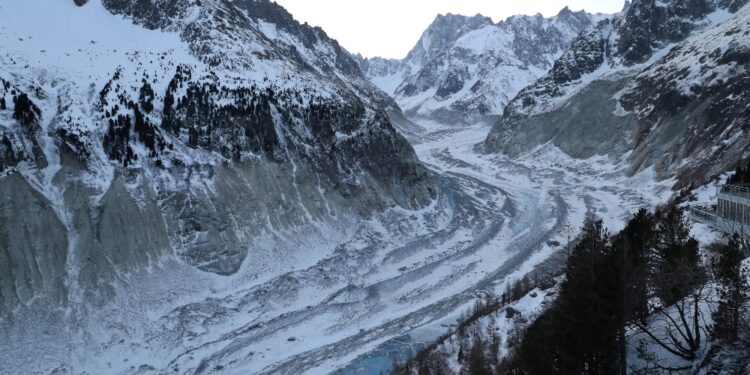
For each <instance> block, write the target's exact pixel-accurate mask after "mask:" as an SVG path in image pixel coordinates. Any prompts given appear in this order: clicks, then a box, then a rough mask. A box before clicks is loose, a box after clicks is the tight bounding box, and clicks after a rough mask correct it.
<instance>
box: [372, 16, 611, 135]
mask: <svg viewBox="0 0 750 375" xmlns="http://www.w3.org/2000/svg"><path fill="white" fill-rule="evenodd" d="M601 18H603V16H598V15H590V14H587V13H584V12H577V13H574V12H572V11H570V10H569V9H568V8H565V9H563V10H562V11H561V12H560V13H559V14H558V15H557V16H555V17H552V18H548V19H545V18H543V17H542V16H541V15H536V16H514V17H510V18H508V19H507V20H505V21H502V22H500V23H497V24H493V23H492V21H491V20H490V19H489V18H486V17H482V16H480V15H477V16H474V17H471V18H469V17H463V16H456V15H448V16H439V17H438V18H437V19H436V20H435V21H434V22H433V24H432V25H431V26H430V27H429V28H428V29H427V30H426V31H425V33H424V35H423V36H422V38H421V39H420V41H419V42H418V43H417V45H416V46H415V47H414V49H413V50H412V51H411V52H410V53H409V55H408V56H407V57H406V58H405V59H404V60H402V61H399V60H384V59H369V60H360V67H361V68H362V70H363V71H364V72H365V74H366V75H367V76H368V77H369V78H370V80H372V81H373V82H374V83H376V84H378V85H379V86H380V87H381V88H383V89H384V90H385V91H386V92H390V93H392V94H393V95H394V97H395V99H396V101H397V102H398V103H399V105H401V108H402V109H403V110H404V112H405V113H406V114H407V116H408V117H410V118H430V119H433V120H439V121H442V122H446V123H454V122H469V121H470V120H471V119H472V118H474V119H476V118H478V117H482V116H488V115H500V114H502V113H503V107H504V106H505V104H506V103H507V102H508V101H509V100H510V99H511V98H513V96H515V94H516V93H517V92H518V91H519V90H521V89H522V88H523V87H525V86H526V85H528V84H529V83H531V82H533V81H534V80H535V79H537V78H538V77H540V76H542V75H543V74H544V73H545V72H546V71H547V70H548V69H550V68H551V67H552V63H553V62H554V61H555V59H556V58H557V57H559V56H560V55H561V54H562V53H563V52H564V51H565V50H566V49H567V47H568V46H569V45H570V42H571V40H573V38H574V37H575V36H576V35H578V33H579V32H580V31H581V30H583V29H584V28H585V27H587V26H588V25H590V24H591V23H592V22H595V21H598V20H599V19H601Z"/></svg>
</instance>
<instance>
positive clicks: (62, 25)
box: [0, 0, 436, 316]
mask: <svg viewBox="0 0 750 375" xmlns="http://www.w3.org/2000/svg"><path fill="white" fill-rule="evenodd" d="M32 7H33V5H32V4H29V3H28V2H26V1H20V0H11V1H9V2H6V3H4V4H3V5H1V6H0V8H2V12H1V13H2V14H3V15H2V18H3V19H4V20H7V21H8V22H7V23H6V25H5V27H4V28H3V29H2V30H0V41H2V42H1V43H2V45H4V46H6V47H4V48H3V51H2V52H0V192H2V194H1V196H2V198H0V218H2V220H1V221H0V247H2V249H3V252H1V253H0V271H2V272H0V316H8V315H9V314H10V315H11V316H12V315H13V314H15V312H18V311H19V310H18V309H22V308H23V309H27V308H28V309H33V308H39V309H42V310H44V309H46V308H48V307H49V306H58V305H59V306H64V305H67V304H69V303H73V302H75V304H76V305H80V304H82V303H83V302H87V303H88V302H91V303H92V304H93V305H96V304H100V303H105V302H106V301H107V300H108V299H110V298H112V297H113V296H114V295H115V294H116V293H117V292H116V290H115V288H114V286H113V285H114V283H115V281H116V280H117V279H120V278H121V277H122V275H126V274H128V273H129V272H134V271H137V270H141V269H145V268H149V267H155V266H158V265H159V264H162V263H164V262H173V261H175V260H177V261H178V262H183V263H185V264H187V265H189V266H191V267H194V268H196V269H199V270H202V271H205V272H208V273H214V274H219V275H231V274H234V273H236V272H237V271H238V270H239V269H240V267H242V266H243V265H244V267H246V269H247V270H250V271H249V273H250V274H253V273H258V272H262V271H263V270H261V269H258V270H254V267H259V266H257V265H255V264H252V262H250V261H248V255H249V254H253V256H254V257H258V256H259V254H273V253H274V252H276V251H279V252H281V254H280V256H291V257H294V256H296V255H300V254H296V255H295V253H303V252H305V251H313V250H309V249H303V248H294V249H292V247H294V245H290V243H293V242H292V241H290V240H289V239H290V238H295V236H297V237H300V238H305V239H309V240H310V241H313V240H312V239H317V240H318V241H320V243H326V241H333V240H332V238H335V237H337V236H339V235H341V234H344V233H347V231H348V230H351V228H352V222H356V221H357V220H361V219H366V218H369V217H372V215H374V214H376V213H378V212H383V211H385V210H388V209H391V208H393V207H398V208H400V209H406V210H407V211H408V210H412V209H419V208H422V207H424V206H426V205H428V204H429V203H430V202H431V201H432V200H433V199H434V198H435V196H436V190H435V188H433V184H432V181H431V178H430V177H429V175H428V173H427V171H426V169H425V168H424V167H423V166H422V165H421V164H420V163H419V161H418V160H417V158H416V155H415V154H414V152H413V150H412V149H411V147H410V146H409V144H408V143H407V142H406V141H405V140H404V139H403V138H402V137H401V136H400V135H399V134H398V133H397V132H396V131H395V130H394V127H393V126H392V123H391V121H390V119H389V116H396V117H398V116H399V115H400V111H399V110H398V107H397V106H396V105H395V103H394V102H393V101H392V100H391V99H390V98H389V97H388V96H387V95H386V94H384V93H383V92H381V91H380V90H379V89H377V88H376V87H375V86H373V85H372V84H371V83H370V82H369V81H368V80H367V79H365V78H364V77H363V76H362V74H361V72H360V70H359V68H358V66H357V64H356V62H355V61H354V60H353V59H352V58H351V57H350V56H349V54H348V53H346V52H345V51H344V50H343V49H342V48H341V47H340V46H339V45H338V43H336V42H335V41H334V40H332V39H330V38H329V37H328V36H326V34H325V33H324V32H323V31H322V30H320V29H317V28H312V27H308V26H306V25H300V24H299V23H297V22H296V21H295V20H294V19H293V18H292V17H291V15H289V14H288V13H287V12H286V11H285V10H284V9H283V8H281V7H280V6H278V5H276V4H275V3H271V2H269V1H265V0H243V1H234V2H228V1H223V0H200V1H193V0H170V1H151V0H97V1H89V2H81V1H75V3H74V2H73V1H69V2H56V4H55V5H53V6H50V7H49V8H46V9H42V10H38V11H36V10H34V11H33V10H32V9H31V8H32ZM4 23H5V22H4ZM42 23H44V24H45V27H44V28H39V27H35V26H33V25H39V24H42ZM290 254H291V255H290ZM256 271H257V272H256Z"/></svg>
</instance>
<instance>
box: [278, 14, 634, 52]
mask: <svg viewBox="0 0 750 375" xmlns="http://www.w3.org/2000/svg"><path fill="white" fill-rule="evenodd" d="M275 1H276V2H277V3H279V4H281V5H282V6H283V7H285V8H286V9H287V10H288V11H289V12H291V13H292V15H294V18H296V19H297V20H298V21H301V22H307V23H309V24H311V25H314V26H320V27H322V28H323V29H324V30H325V31H326V32H327V33H328V35H330V36H331V37H333V38H334V39H336V40H338V41H339V43H341V45H342V46H344V48H346V49H348V50H349V51H350V52H353V53H361V54H362V55H364V56H366V57H372V56H381V57H391V58H403V57H405V56H406V54H407V53H408V52H409V50H411V48H412V47H413V46H414V44H415V43H416V42H417V40H419V36H420V35H422V32H423V31H424V29H425V28H427V26H428V25H429V24H430V23H431V22H432V21H433V20H434V19H435V16H436V15H437V14H438V13H443V14H445V13H449V12H450V13H454V14H464V15H475V14H477V13H481V14H483V15H485V16H488V17H491V18H492V20H493V21H495V22H498V21H500V20H503V19H505V18H507V17H508V16H512V15H514V14H536V13H541V14H543V15H544V16H547V17H549V16H554V15H555V14H557V13H558V12H559V11H560V9H562V8H563V7H565V6H566V5H568V6H569V7H570V9H572V10H574V11H577V10H581V9H585V10H586V11H588V12H594V13H596V12H602V13H614V12H618V11H620V10H621V9H622V6H623V4H624V3H625V1H624V0H275Z"/></svg>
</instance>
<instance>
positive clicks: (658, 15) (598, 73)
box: [485, 0, 748, 184]
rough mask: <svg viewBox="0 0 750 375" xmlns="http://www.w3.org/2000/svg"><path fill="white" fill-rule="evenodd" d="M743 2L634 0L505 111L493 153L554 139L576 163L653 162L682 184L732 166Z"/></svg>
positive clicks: (742, 107)
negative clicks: (602, 159)
mask: <svg viewBox="0 0 750 375" xmlns="http://www.w3.org/2000/svg"><path fill="white" fill-rule="evenodd" d="M744 3H745V1H733V2H732V1H713V0H703V1H698V2H690V3H686V2H683V1H677V0H675V1H669V2H653V1H634V2H633V4H632V6H631V7H630V8H629V9H628V11H627V12H625V13H624V14H622V15H620V16H617V17H615V18H614V19H613V20H604V21H601V22H599V23H598V24H597V25H595V26H592V27H590V28H588V29H587V30H586V31H584V32H583V33H582V34H581V35H580V36H579V37H578V38H576V40H575V41H574V42H573V45H572V47H571V49H570V50H568V51H567V52H566V53H565V54H564V55H563V56H562V57H561V58H560V59H559V60H557V61H556V62H555V64H554V67H553V68H552V70H551V71H550V72H549V73H548V74H547V75H545V76H544V77H542V78H540V79H539V80H538V81H536V82H535V83H534V84H532V85H530V86H529V87H527V88H525V89H524V90H522V91H521V92H520V93H519V94H518V95H517V96H516V97H515V98H514V99H513V100H512V101H511V102H510V103H509V104H508V106H507V107H506V112H505V114H504V116H503V118H502V119H501V120H500V121H499V122H498V123H497V124H496V125H495V126H494V128H493V130H492V132H490V135H489V136H488V139H487V141H486V142H485V145H486V148H487V150H489V151H501V152H504V153H507V154H509V155H512V156H518V155H521V154H524V153H526V152H529V151H531V150H533V149H535V148H536V147H539V146H541V145H543V144H546V143H548V142H552V143H553V144H554V145H556V146H558V147H560V148H561V149H563V150H564V151H565V152H566V153H568V154H569V155H571V156H573V157H582V158H586V157H590V156H592V155H596V154H599V155H604V154H606V155H610V156H612V157H615V158H626V159H625V160H627V162H628V163H630V165H631V167H632V171H633V172H636V171H639V170H642V169H644V168H647V167H649V166H652V165H655V166H656V167H657V172H659V178H668V177H671V176H673V175H674V174H675V173H676V174H678V175H679V178H680V182H681V184H686V183H688V182H689V181H690V180H695V179H697V180H701V179H703V178H705V177H707V176H710V175H711V174H714V173H718V172H720V171H722V170H724V169H727V168H731V167H732V164H733V163H735V162H736V161H737V160H738V159H739V158H740V157H742V152H741V151H739V150H740V149H741V148H742V147H744V146H743V145H744V141H742V140H741V139H742V137H741V134H744V133H743V131H741V130H739V129H737V125H736V121H737V120H736V119H738V118H743V116H746V104H743V102H742V99H741V98H742V97H744V96H743V95H744V94H743V92H744V90H746V88H747V84H746V83H745V82H744V78H743V75H742V72H743V71H745V70H746V67H745V63H746V62H745V61H744V60H743V59H742V58H735V57H731V56H735V55H738V54H739V56H741V55H742V54H743V52H742V51H744V48H745V47H744V44H745V43H746V41H747V40H748V37H747V36H746V35H743V34H742V32H735V31H732V30H735V29H736V28H738V27H739V28H741V26H739V25H740V24H742V23H743V22H747V15H746V12H747V11H746V10H745V9H744V8H743V9H742V10H740V11H738V10H739V9H740V8H741V7H742V5H743V4H744ZM733 12H736V14H734V15H733ZM686 38H687V40H685V39H686ZM681 41H682V42H681ZM709 46H711V47H709ZM722 46H725V47H722ZM725 53H726V54H727V56H729V57H727V58H726V59H722V58H721V56H723V55H724V54H725ZM684 64H690V65H691V68H690V69H688V68H686V66H685V65H684ZM678 65H679V66H680V68H678V67H677V66H678ZM704 74H705V75H704ZM634 77H635V78H634ZM657 77H658V78H657ZM697 78H700V79H698V80H696V79H697ZM719 79H722V80H723V81H722V82H723V84H717V82H718V80H719ZM727 84H729V85H728V86H727ZM687 87H690V88H692V89H694V90H695V91H693V92H690V90H687V89H686V88H687ZM724 89H726V90H734V91H736V92H733V93H730V92H728V91H727V92H721V91H722V90H724ZM734 98H739V99H738V101H736V102H735V101H733V100H734ZM719 103H721V104H719ZM719 108H721V109H719ZM717 111H723V112H722V114H721V115H719V113H720V112H717ZM730 123H731V124H730ZM708 129H712V130H710V131H708ZM725 132H726V133H725ZM738 137H739V138H738ZM698 139H700V141H697V140H698ZM726 142H729V144H727V143H726ZM737 142H739V143H737ZM729 149H731V150H734V151H731V152H729V153H728V154H726V155H724V156H722V155H720V154H717V152H724V150H729Z"/></svg>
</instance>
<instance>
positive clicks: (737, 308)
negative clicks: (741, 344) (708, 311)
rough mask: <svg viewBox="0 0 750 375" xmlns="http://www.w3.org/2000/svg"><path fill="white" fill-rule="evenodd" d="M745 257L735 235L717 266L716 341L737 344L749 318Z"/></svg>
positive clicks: (723, 250) (717, 260)
mask: <svg viewBox="0 0 750 375" xmlns="http://www.w3.org/2000/svg"><path fill="white" fill-rule="evenodd" d="M742 260H743V254H742V248H741V245H740V239H739V236H737V235H735V236H734V237H732V238H731V239H730V240H729V243H728V244H727V245H726V246H724V247H723V248H722V249H721V251H720V253H719V256H718V258H717V259H716V262H715V263H714V265H713V269H714V277H715V279H716V282H717V283H718V296H719V301H718V304H717V305H718V306H717V309H716V311H715V312H714V313H713V319H714V326H713V335H714V338H716V339H718V340H722V341H726V342H735V341H737V339H738V338H739V333H740V331H741V328H742V323H743V320H744V319H745V317H746V316H747V314H748V312H749V311H748V301H749V300H750V296H749V295H748V293H750V285H748V269H747V268H746V267H743V266H742Z"/></svg>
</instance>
